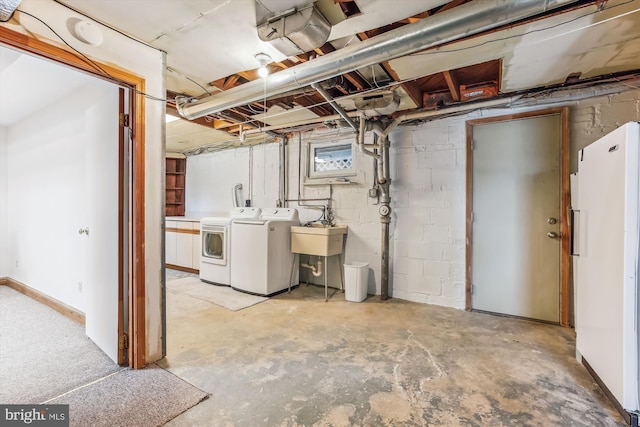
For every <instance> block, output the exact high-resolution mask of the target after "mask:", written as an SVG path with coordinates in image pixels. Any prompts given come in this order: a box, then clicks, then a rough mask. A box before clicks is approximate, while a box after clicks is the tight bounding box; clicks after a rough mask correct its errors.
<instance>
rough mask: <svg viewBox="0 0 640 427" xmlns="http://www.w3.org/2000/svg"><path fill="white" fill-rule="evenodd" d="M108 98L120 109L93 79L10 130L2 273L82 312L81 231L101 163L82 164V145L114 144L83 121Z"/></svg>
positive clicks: (110, 88)
mask: <svg viewBox="0 0 640 427" xmlns="http://www.w3.org/2000/svg"><path fill="white" fill-rule="evenodd" d="M114 93H115V98H114ZM105 99H107V100H111V108H112V109H115V110H116V111H117V88H116V87H115V86H113V85H111V84H108V83H106V82H104V81H102V80H96V81H95V82H94V83H91V84H90V85H88V86H84V87H81V88H80V89H78V90H76V91H75V92H74V93H73V94H71V95H70V96H67V97H65V98H63V99H61V100H59V101H57V102H55V103H53V104H51V105H48V106H45V107H43V108H42V109H41V110H39V111H38V112H37V113H35V114H34V115H32V116H29V117H27V118H25V119H23V120H21V121H19V122H18V123H16V124H14V125H12V126H10V127H9V128H8V131H7V143H6V164H7V197H6V200H7V203H6V208H5V209H3V210H4V211H5V215H6V218H7V255H6V257H5V258H6V263H7V267H6V268H7V270H6V271H7V276H8V277H11V278H12V279H15V280H17V281H19V282H22V283H25V284H27V285H28V286H30V287H32V288H35V289H37V290H39V291H41V292H43V293H45V294H47V295H50V296H52V297H53V298H55V299H57V300H60V301H62V302H64V303H65V304H68V305H70V306H71V307H74V308H76V309H78V310H80V311H83V312H84V311H85V308H86V302H85V298H84V295H83V292H82V290H81V289H80V287H79V284H80V283H82V282H83V281H85V277H84V276H85V261H86V258H85V253H86V248H87V247H86V244H87V242H86V237H85V236H81V235H79V234H78V230H79V229H80V228H84V227H86V226H87V220H88V218H87V204H88V201H87V198H88V197H89V194H87V171H88V170H89V168H93V169H94V170H98V171H99V170H102V169H101V168H103V167H104V164H102V163H101V162H97V163H95V164H88V163H87V162H86V155H87V153H86V149H85V147H86V145H87V141H89V140H94V141H99V143H101V144H111V145H113V144H114V141H113V140H110V139H109V137H111V138H112V137H113V135H112V134H111V135H109V134H107V135H105V134H104V133H102V132H98V131H97V130H96V129H95V127H93V126H88V125H87V124H88V123H91V121H92V120H95V118H96V117H95V115H96V114H95V113H94V111H95V109H96V108H98V113H99V112H100V111H101V110H100V108H102V107H101V105H103V104H104V102H105V101H104V100H105ZM114 107H115V108H114ZM100 116H101V117H103V116H104V114H100ZM100 120H103V119H102V118H101V119H100ZM117 231H118V230H117V224H115V228H114V227H113V226H112V227H111V229H110V230H108V233H111V234H112V235H114V234H115V235H117ZM116 243H117V242H116ZM85 283H86V282H85ZM87 285H88V283H87ZM116 298H117V294H116Z"/></svg>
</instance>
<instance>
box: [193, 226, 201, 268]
mask: <svg viewBox="0 0 640 427" xmlns="http://www.w3.org/2000/svg"><path fill="white" fill-rule="evenodd" d="M197 225H198V234H195V233H194V234H193V239H191V248H192V249H191V254H192V259H191V268H193V269H194V270H200V255H201V254H202V239H201V238H200V223H198V224H197ZM194 231H195V230H194Z"/></svg>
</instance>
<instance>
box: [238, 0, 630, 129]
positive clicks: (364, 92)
mask: <svg viewBox="0 0 640 427" xmlns="http://www.w3.org/2000/svg"><path fill="white" fill-rule="evenodd" d="M635 1H637V0H628V1H626V2H624V3H620V4H617V5H614V6H611V7H608V8H606V9H602V8H598V9H597V10H596V11H593V12H589V13H586V14H583V15H580V16H577V17H574V18H571V19H569V20H567V21H563V22H559V23H556V24H553V25H549V26H547V27H544V28H538V29H534V30H530V31H526V32H524V33H522V34H514V35H512V36H507V37H502V38H498V39H493V40H487V41H484V42H482V43H478V44H475V45H472V46H465V47H463V48H459V49H448V50H433V51H427V52H419V53H414V54H411V55H408V56H426V55H437V54H443V53H454V52H462V51H466V50H471V49H474V48H477V47H480V46H484V45H487V44H490V43H495V42H499V41H505V40H509V39H513V38H518V37H523V36H526V35H529V34H533V33H538V32H542V31H546V30H550V29H553V28H557V27H560V26H562V25H566V24H570V23H572V22H575V21H578V20H580V19H583V18H585V17H588V16H592V15H595V14H597V13H599V12H601V11H603V10H613V9H616V8H618V7H622V6H625V5H627V4H630V3H634V2H635ZM634 12H635V11H634ZM634 12H629V13H634ZM625 15H626V14H625ZM620 16H624V15H618V16H615V17H612V18H611V19H617V18H619V17H620ZM340 78H343V76H340ZM413 80H415V77H412V78H406V79H402V80H399V81H392V82H389V83H387V84H385V85H383V86H379V87H374V88H370V89H366V90H364V91H361V92H358V95H366V94H368V93H370V92H375V91H379V90H384V89H389V88H392V87H395V86H398V85H401V84H403V83H407V82H411V81H413ZM621 83H622V82H621ZM327 104H329V102H328V101H323V102H318V103H316V104H313V105H309V106H307V107H306V108H313V107H320V106H324V105H327ZM285 114H287V111H283V112H281V113H275V114H272V115H271V118H276V117H278V116H280V115H285ZM254 122H256V120H247V121H245V122H242V123H239V124H252V123H254Z"/></svg>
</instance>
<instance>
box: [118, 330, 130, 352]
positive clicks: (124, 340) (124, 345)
mask: <svg viewBox="0 0 640 427" xmlns="http://www.w3.org/2000/svg"><path fill="white" fill-rule="evenodd" d="M118 348H119V349H120V350H126V349H128V348H129V335H128V334H122V335H120V336H119V337H118Z"/></svg>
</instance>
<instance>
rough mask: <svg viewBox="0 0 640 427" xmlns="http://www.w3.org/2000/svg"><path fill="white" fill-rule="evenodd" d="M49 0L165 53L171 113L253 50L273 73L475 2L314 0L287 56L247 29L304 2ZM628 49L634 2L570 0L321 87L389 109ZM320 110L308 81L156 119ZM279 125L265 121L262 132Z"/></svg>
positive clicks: (244, 71)
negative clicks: (389, 99)
mask: <svg viewBox="0 0 640 427" xmlns="http://www.w3.org/2000/svg"><path fill="white" fill-rule="evenodd" d="M56 1H58V2H59V3H62V4H65V5H67V6H69V7H71V8H73V9H75V10H77V11H79V12H81V13H83V14H85V15H87V16H90V17H92V18H94V19H96V20H98V21H100V22H103V23H105V24H106V25H109V26H111V27H113V28H116V29H118V30H120V31H122V32H124V33H127V34H129V35H131V36H133V37H135V38H137V39H139V40H141V41H143V42H145V43H148V44H150V45H152V46H154V47H156V48H158V49H162V50H164V51H166V52H167V90H168V93H167V97H168V112H169V113H170V114H174V115H175V114H177V113H176V111H175V101H174V99H175V97H176V96H186V97H191V98H202V97H208V96H210V94H213V95H215V94H219V93H221V92H224V91H228V90H230V89H233V88H236V87H238V86H241V85H242V84H244V83H247V82H250V81H252V80H256V79H258V78H259V77H258V75H257V72H256V69H257V68H258V66H259V63H258V61H257V60H256V58H255V55H256V54H258V53H266V54H268V55H269V56H270V57H271V59H272V62H271V63H270V64H269V69H270V71H271V75H270V77H268V78H267V79H269V78H271V79H276V76H277V73H278V72H279V71H281V70H286V69H290V68H294V69H295V67H296V66H298V65H299V64H303V63H305V62H310V61H314V59H315V58H317V57H320V56H324V55H327V54H330V53H332V52H334V51H340V50H341V49H344V48H345V47H348V46H353V45H358V44H361V43H363V41H365V40H367V39H372V38H375V37H376V36H378V35H380V34H384V33H385V32H387V31H390V30H394V29H396V28H399V27H403V26H406V25H411V24H413V23H416V22H420V21H423V20H429V19H430V18H432V17H433V16H437V15H438V14H450V13H456V9H458V8H465V7H469V4H470V3H474V4H475V3H477V2H480V1H482V0H453V1H442V0H430V1H426V0H401V1H393V7H389V5H390V0H339V1H337V0H318V1H317V2H316V3H315V5H316V7H317V9H318V10H319V11H320V13H321V14H322V15H323V16H324V17H325V18H326V20H327V21H328V22H329V24H330V32H329V33H328V35H327V37H326V41H325V42H324V43H323V44H322V45H321V46H318V47H316V48H314V49H312V50H309V51H305V52H302V53H299V54H296V55H292V56H287V55H285V54H283V53H281V52H279V51H278V50H277V49H276V47H275V46H274V45H273V44H271V43H269V42H265V41H262V40H261V39H260V37H259V34H258V31H257V27H258V26H260V25H261V24H263V23H265V22H267V20H269V19H270V18H271V19H275V18H274V17H277V16H278V15H281V14H283V13H284V12H288V11H291V10H292V9H293V8H297V10H300V9H302V8H304V7H306V6H308V5H310V4H311V2H310V1H308V0H189V1H183V2H176V1H173V0H159V1H155V2H153V7H149V5H150V3H149V2H148V1H147V0H129V1H127V2H106V1H104V0H56ZM554 3H555V1H551V2H549V4H550V5H553V4H554ZM459 10H463V9H459ZM293 11H294V12H295V10H293ZM441 16H442V15H441ZM25 19H26V18H25ZM274 22H278V21H274ZM461 36H462V35H461ZM638 58H640V1H638V0H609V1H585V0H582V1H576V2H570V4H567V5H566V6H564V7H563V8H561V9H560V10H551V11H548V12H546V13H544V14H543V15H541V16H536V17H532V18H531V19H525V20H523V21H520V22H517V23H515V24H513V25H507V26H504V27H501V28H498V29H495V30H489V31H485V32H482V33H480V34H479V35H474V36H470V37H467V38H461V39H460V40H457V41H453V42H449V43H447V44H444V45H442V46H437V47H434V48H431V49H427V50H423V51H420V52H417V53H413V54H409V55H406V56H403V57H400V58H396V59H390V60H388V61H382V62H380V63H379V64H376V65H372V66H370V67H364V68H362V69H358V70H355V71H353V72H349V73H345V74H344V75H340V76H338V77H336V78H335V79H333V80H332V81H331V84H326V85H325V86H326V89H327V91H328V92H329V93H330V95H331V96H332V97H334V98H335V99H336V100H337V102H338V103H339V104H340V105H341V106H342V107H343V108H345V109H346V110H347V111H354V109H355V103H356V101H357V99H356V98H358V97H360V98H361V97H362V96H363V94H364V95H367V96H369V95H375V94H378V95H380V88H383V90H384V92H389V91H394V92H395V93H396V96H398V97H399V102H400V106H399V107H398V111H397V112H393V113H389V114H387V115H388V116H390V117H393V116H394V115H398V114H400V112H403V113H406V112H409V111H415V110H425V109H436V108H442V107H444V106H448V105H455V104H458V103H462V102H473V101H476V100H479V99H487V98H491V97H497V96H503V95H505V94H511V93H522V92H527V91H529V90H532V89H537V88H545V87H555V86H560V85H565V84H569V83H584V82H588V81H590V80H589V79H598V78H600V77H601V76H610V75H614V77H619V78H624V75H625V73H626V74H637V73H638V71H639V69H640V60H639V59H638ZM265 109H266V111H265ZM325 116H335V111H334V110H333V109H332V108H331V107H330V106H329V105H328V104H327V102H326V101H325V99H324V98H323V97H322V96H320V95H319V94H318V93H317V92H316V91H315V90H313V89H312V88H311V87H309V86H307V87H302V88H299V90H296V91H295V92H290V93H285V94H281V95H278V96H273V97H270V98H269V99H262V100H260V101H259V102H252V103H249V104H248V105H241V106H238V107H234V108H229V109H227V110H225V111H221V112H219V113H216V114H211V115H208V116H205V117H202V118H199V119H197V120H194V121H186V120H184V119H183V120H176V121H173V122H171V123H168V125H167V150H168V151H173V152H184V151H188V150H190V149H193V148H194V147H200V146H213V147H216V146H220V147H228V146H233V145H237V143H238V142H239V138H238V135H239V134H240V133H241V132H242V131H247V130H250V129H256V128H261V127H262V126H266V125H282V126H285V125H286V124H287V123H292V122H299V121H300V120H313V119H317V120H316V121H317V122H322V121H323V120H322V117H325ZM290 130H291V129H286V128H285V129H277V130H274V132H275V133H273V134H272V135H271V136H275V135H278V134H285V133H286V132H288V131H290ZM253 138H254V139H253V140H251V139H249V140H248V141H245V143H252V141H253V142H263V141H265V140H267V139H268V137H267V136H265V135H264V134H261V133H260V134H255V135H254V136H253Z"/></svg>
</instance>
